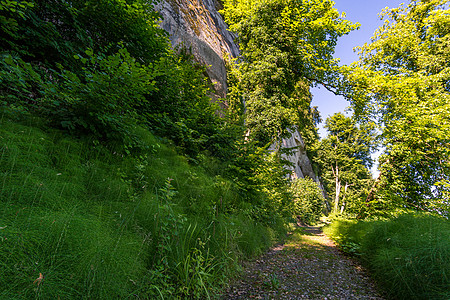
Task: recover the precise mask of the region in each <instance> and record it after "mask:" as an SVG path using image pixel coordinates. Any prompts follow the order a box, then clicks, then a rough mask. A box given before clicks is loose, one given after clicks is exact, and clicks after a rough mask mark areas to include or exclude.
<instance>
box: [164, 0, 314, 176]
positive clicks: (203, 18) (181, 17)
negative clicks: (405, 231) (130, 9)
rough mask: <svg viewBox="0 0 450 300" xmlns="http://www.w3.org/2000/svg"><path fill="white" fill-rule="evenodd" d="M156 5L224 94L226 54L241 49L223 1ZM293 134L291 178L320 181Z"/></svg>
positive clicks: (176, 40)
mask: <svg viewBox="0 0 450 300" xmlns="http://www.w3.org/2000/svg"><path fill="white" fill-rule="evenodd" d="M156 8H157V10H158V11H159V12H160V13H161V15H162V17H163V21H162V23H161V27H162V28H163V29H165V30H166V31H167V32H168V33H169V35H170V40H171V42H172V45H173V46H174V47H176V46H178V45H184V46H185V47H187V48H190V49H191V51H192V54H193V55H194V57H195V59H196V60H197V61H198V62H200V63H202V64H204V65H207V66H209V67H208V69H207V72H208V76H209V78H210V79H211V81H212V83H213V84H214V88H215V90H216V93H215V95H213V97H225V96H226V92H227V74H226V68H225V62H224V56H225V55H231V56H232V57H237V56H238V55H239V48H238V46H237V45H236V44H235V43H234V38H235V37H234V36H233V35H232V34H231V33H230V32H229V31H227V26H226V24H225V22H224V20H223V18H222V16H221V15H220V14H219V12H218V11H219V10H220V9H221V8H222V7H221V3H220V2H219V1H218V0H163V1H161V2H160V3H159V4H158V5H157V7H156ZM291 133H292V136H291V137H290V138H289V139H283V140H282V141H281V147H284V148H294V149H295V151H293V153H292V155H289V156H286V157H285V158H286V159H287V160H289V161H290V162H291V163H292V164H293V165H294V167H293V168H292V169H291V171H292V175H291V178H304V177H305V176H307V177H310V178H312V179H313V180H314V181H316V182H319V179H318V177H317V175H316V174H315V173H314V170H313V168H312V165H311V161H310V159H309V158H308V156H307V154H306V150H305V143H304V141H303V139H302V137H301V135H300V133H299V132H298V131H297V130H293V131H292V132H291Z"/></svg>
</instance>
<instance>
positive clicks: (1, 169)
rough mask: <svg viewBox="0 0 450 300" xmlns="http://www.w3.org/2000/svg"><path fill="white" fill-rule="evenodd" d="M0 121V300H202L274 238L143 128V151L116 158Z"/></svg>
mask: <svg viewBox="0 0 450 300" xmlns="http://www.w3.org/2000/svg"><path fill="white" fill-rule="evenodd" d="M0 119H1V121H0V123H1V124H0V139H1V141H2V142H1V145H2V146H1V147H0V187H1V188H0V202H1V205H0V228H1V229H0V245H1V247H0V270H1V271H0V272H1V273H2V276H1V277H0V284H1V286H2V289H1V292H0V296H1V298H8V299H30V298H33V297H34V298H37V299H50V298H52V299H53V298H54V299H57V298H58V297H60V298H71V299H74V298H95V299H115V298H121V299H125V298H127V297H139V298H155V297H164V298H172V297H187V296H190V297H193V298H198V297H208V296H212V295H214V294H215V293H216V292H217V291H216V290H215V289H216V288H218V287H220V285H221V284H223V283H225V282H226V278H227V276H230V274H233V272H235V271H236V270H237V268H238V262H239V260H240V259H242V258H245V257H249V256H252V255H255V254H258V253H260V252H261V251H262V250H263V249H265V248H266V247H268V246H270V245H271V244H272V243H273V241H274V240H275V239H277V238H278V237H279V236H280V234H282V232H283V227H282V223H280V224H278V227H277V226H272V227H273V228H278V232H276V231H275V230H274V229H271V228H268V227H267V226H263V225H262V224H261V223H258V222H256V221H255V220H254V218H251V217H249V216H248V215H245V213H241V212H242V211H244V210H242V209H238V208H239V201H240V195H239V192H238V190H237V188H236V186H235V185H234V184H233V183H232V182H230V181H229V180H226V179H224V178H223V177H222V176H220V175H216V176H211V175H210V174H207V173H206V172H205V170H204V169H205V168H206V167H205V168H203V167H202V164H200V165H199V166H197V167H195V166H190V165H189V164H188V163H187V160H186V158H184V157H181V156H178V155H177V154H176V153H175V152H174V150H173V149H170V148H169V147H167V146H165V145H164V144H163V143H161V142H160V141H159V140H158V139H156V138H155V137H154V136H152V135H151V134H150V133H148V132H147V131H145V130H138V129H137V131H140V133H139V134H140V136H141V138H142V140H143V141H144V142H145V144H146V145H147V146H148V147H149V149H151V151H146V152H145V153H144V152H142V153H139V154H134V155H126V154H124V153H121V152H118V151H117V149H115V148H114V146H112V145H109V146H102V145H94V144H93V143H92V140H89V139H76V138H73V137H70V136H68V135H67V134H64V132H61V131H59V130H54V129H48V128H47V127H45V126H44V127H43V126H42V121H39V120H30V119H25V120H22V121H21V122H17V121H12V120H11V119H10V118H9V117H8V115H7V114H2V116H1V118H0ZM206 165H208V167H207V168H208V170H209V172H210V173H211V168H212V163H211V162H209V163H208V164H206V163H205V164H203V166H206ZM240 211H241V212H240ZM40 273H42V275H43V280H42V281H41V282H40V283H39V284H38V282H35V283H34V284H33V282H34V281H35V279H37V278H38V277H39V274H40Z"/></svg>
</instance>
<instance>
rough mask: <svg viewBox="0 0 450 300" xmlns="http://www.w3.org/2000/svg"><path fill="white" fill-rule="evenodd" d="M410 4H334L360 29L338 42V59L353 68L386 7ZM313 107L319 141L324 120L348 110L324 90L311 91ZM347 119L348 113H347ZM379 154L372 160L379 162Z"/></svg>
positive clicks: (353, 0)
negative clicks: (316, 111) (319, 119)
mask: <svg viewBox="0 0 450 300" xmlns="http://www.w3.org/2000/svg"><path fill="white" fill-rule="evenodd" d="M404 2H407V3H408V1H399V0H365V1H364V0H335V3H336V4H335V7H336V8H337V10H338V11H339V12H341V13H342V12H345V13H346V19H348V20H350V21H352V22H354V23H356V22H359V23H360V24H361V27H360V28H359V30H355V31H353V32H351V33H350V34H348V35H346V36H344V37H341V38H340V39H339V40H338V43H337V47H336V53H335V57H338V58H340V59H341V64H347V65H348V64H351V63H352V62H354V61H355V60H357V59H358V56H357V54H356V53H355V52H353V48H354V47H356V46H362V45H364V43H368V42H370V38H371V37H372V36H373V33H374V32H375V30H376V29H377V28H378V27H380V26H381V25H382V24H383V21H382V20H380V17H379V16H378V14H379V13H380V12H381V11H382V10H383V8H385V7H390V8H394V7H398V6H399V5H400V4H401V3H404ZM312 94H313V100H312V104H311V105H313V106H318V108H319V111H320V115H321V116H322V119H323V122H322V124H320V125H319V135H320V137H325V136H326V130H325V129H324V128H323V125H324V123H325V120H326V118H327V117H328V116H331V115H333V114H334V113H337V112H343V113H345V110H346V108H347V107H348V106H349V102H347V101H346V100H345V99H344V98H343V97H340V96H336V95H334V94H333V93H330V92H328V91H327V90H326V89H325V88H323V87H322V88H314V89H313V90H312ZM347 115H348V112H347ZM379 154H380V153H379V152H378V153H375V154H374V155H373V156H372V157H373V158H374V159H375V160H376V159H377V158H378V156H379ZM371 172H372V175H373V176H377V175H378V170H377V164H375V165H374V167H373V168H372V170H371Z"/></svg>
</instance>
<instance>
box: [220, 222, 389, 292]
mask: <svg viewBox="0 0 450 300" xmlns="http://www.w3.org/2000/svg"><path fill="white" fill-rule="evenodd" d="M243 268H244V271H243V274H242V276H241V277H240V278H239V279H237V280H236V281H235V282H233V283H232V284H231V285H230V287H229V288H228V290H227V291H226V293H225V294H224V296H223V297H222V299H327V300H330V299H339V300H341V299H372V300H381V299H384V298H383V297H382V296H381V295H380V294H379V293H378V292H377V290H376V288H375V285H374V283H373V282H372V281H371V280H370V278H368V277H367V274H366V273H365V271H364V270H363V269H362V268H361V266H360V265H359V264H358V263H356V262H355V261H354V260H352V259H350V258H349V257H347V256H345V255H344V254H342V253H341V252H340V251H339V250H338V249H337V248H336V246H335V244H334V243H333V241H331V240H330V239H329V238H328V237H327V236H325V235H324V234H323V233H322V231H321V229H320V227H309V226H302V227H301V228H299V229H297V230H296V231H295V232H294V233H293V234H292V235H291V236H290V238H289V239H288V241H287V242H286V243H285V244H284V245H279V246H276V247H274V248H272V249H270V250H269V251H268V252H267V253H266V254H264V255H263V256H261V257H259V258H258V259H256V260H253V261H250V262H246V263H244V266H243Z"/></svg>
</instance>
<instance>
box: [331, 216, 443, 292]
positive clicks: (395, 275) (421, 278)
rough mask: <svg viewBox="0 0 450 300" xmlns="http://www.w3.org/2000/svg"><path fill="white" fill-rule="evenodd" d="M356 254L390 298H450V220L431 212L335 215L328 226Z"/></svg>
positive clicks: (333, 234)
mask: <svg viewBox="0 0 450 300" xmlns="http://www.w3.org/2000/svg"><path fill="white" fill-rule="evenodd" d="M324 231H325V233H326V234H328V235H330V236H331V237H332V238H333V239H334V240H335V241H336V242H337V243H338V244H339V245H340V246H341V247H342V248H343V249H344V250H346V251H348V252H350V253H353V254H357V255H359V256H360V257H361V259H362V260H363V261H364V262H365V263H366V265H367V266H368V267H369V268H370V270H371V271H372V274H373V275H374V277H375V279H377V280H378V281H379V282H380V283H381V284H382V285H383V286H384V288H385V290H386V292H387V295H388V296H389V298H391V299H450V274H449V270H450V222H449V221H448V220H446V219H444V218H439V217H436V216H432V215H427V214H418V213H416V214H404V215H400V216H398V217H396V218H393V219H389V220H378V221H359V222H357V221H349V220H335V221H334V222H333V223H332V224H331V226H329V227H327V228H325V230H324Z"/></svg>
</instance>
